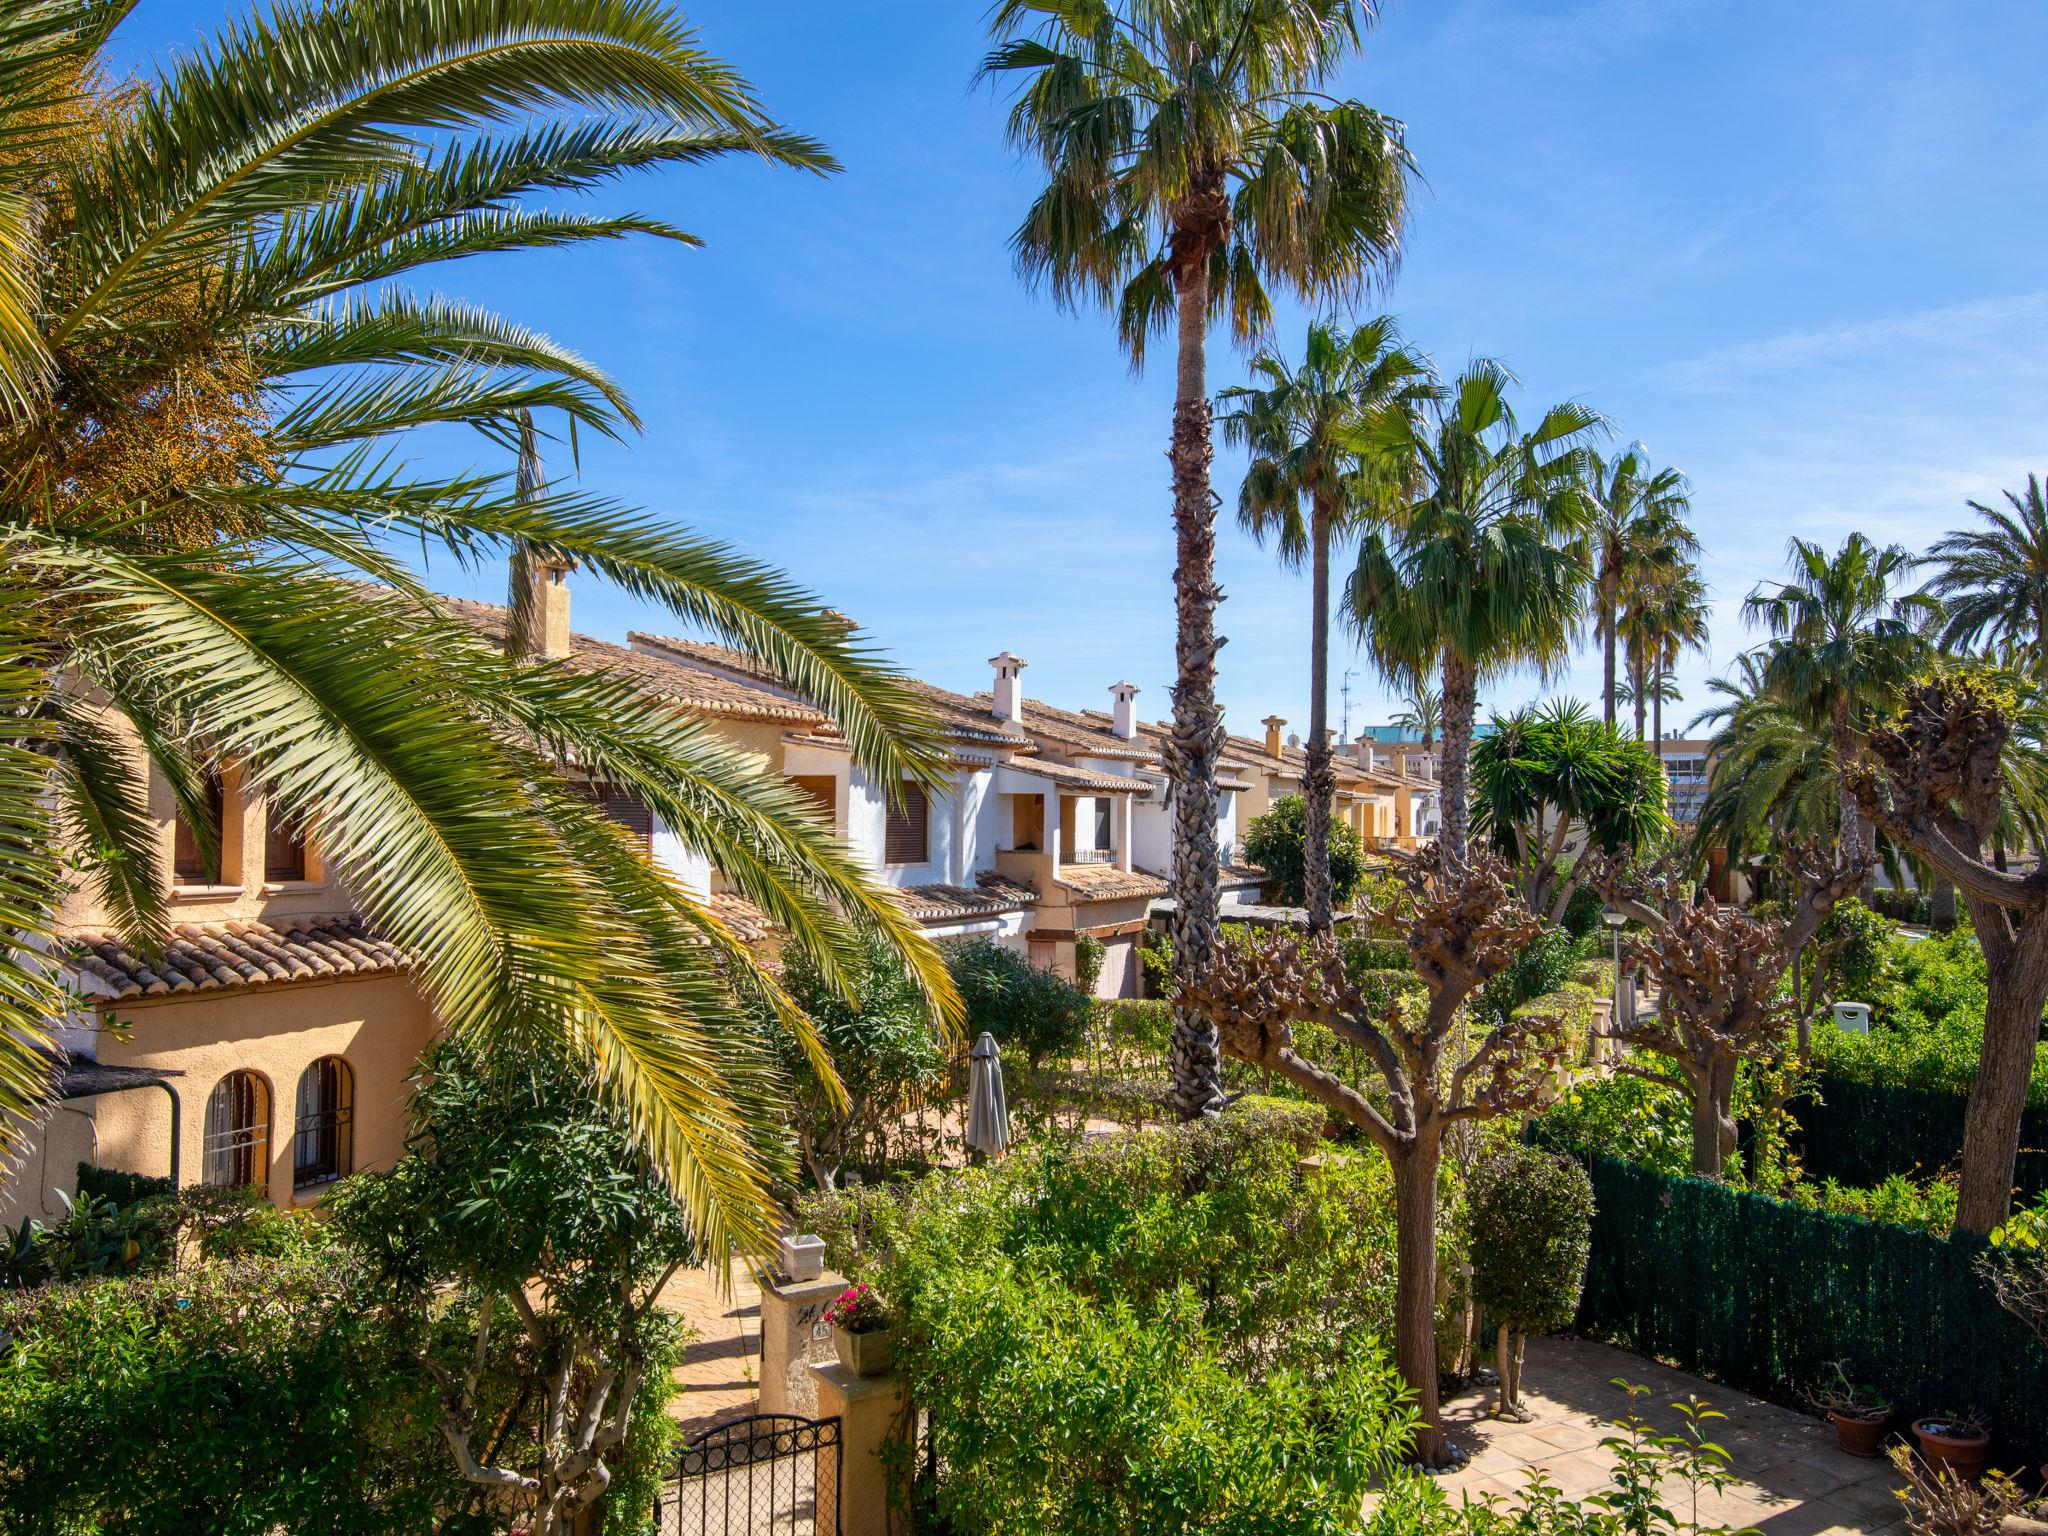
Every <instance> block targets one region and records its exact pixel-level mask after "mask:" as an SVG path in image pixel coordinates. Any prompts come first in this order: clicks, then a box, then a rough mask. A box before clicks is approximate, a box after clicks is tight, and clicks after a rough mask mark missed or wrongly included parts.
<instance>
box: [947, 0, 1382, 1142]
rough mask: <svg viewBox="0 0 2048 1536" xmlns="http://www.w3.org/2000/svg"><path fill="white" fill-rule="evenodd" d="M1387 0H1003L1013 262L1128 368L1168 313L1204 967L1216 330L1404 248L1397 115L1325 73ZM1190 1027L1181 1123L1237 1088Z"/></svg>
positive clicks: (1179, 874) (1182, 832) (1180, 671)
mask: <svg viewBox="0 0 2048 1536" xmlns="http://www.w3.org/2000/svg"><path fill="white" fill-rule="evenodd" d="M1376 16H1377V7H1376V6H1374V5H1371V4H1365V3H1360V0H1080V3H1078V4H1071V5H1067V4H1062V5H1049V4H1046V3H1045V0H1000V3H998V4H997V5H996V6H995V7H994V9H993V12H992V17H991V29H992V31H993V32H994V34H995V37H996V39H997V41H996V46H995V48H994V49H993V51H992V52H991V53H990V54H989V56H988V59H987V61H986V62H985V64H984V65H983V67H982V75H983V78H985V79H990V80H1009V79H1015V80H1017V81H1018V82H1019V87H1018V90H1017V94H1016V100H1015V105H1014V106H1013V108H1012V110H1011V113H1010V137H1011V140H1012V141H1013V142H1014V143H1015V144H1016V145H1017V146H1018V147H1019V148H1020V149H1022V150H1023V151H1025V152H1026V153H1027V154H1029V155H1030V156H1031V157H1033V158H1034V159H1036V160H1037V161H1038V162H1039V164H1040V165H1041V166H1042V167H1043V169H1044V171H1045V174H1046V187H1045V190H1044V191H1043V192H1041V193H1040V194H1039V195H1038V197H1037V199H1036V200H1035V201H1034V202H1033V203H1032V205H1031V209H1030V211H1029V212H1028V213H1027V214H1026V215H1025V217H1024V222H1023V224H1022V225H1021V226H1020V227H1019V228H1018V230H1017V234H1016V236H1015V239H1014V241H1013V245H1014V248H1015V250H1016V254H1017V263H1018V266H1019V269H1020V270H1021V271H1022V272H1023V273H1024V275H1025V276H1026V277H1027V278H1028V279H1031V280H1033V281H1039V282H1043V283H1045V284H1046V285H1047V286H1049V287H1050V288H1051V290H1052V293H1053V296H1054V297H1055V298H1056V299H1057V300H1058V301H1059V302H1060V303H1062V304H1064V305H1071V306H1079V305H1081V304H1087V305H1090V306H1099V307H1101V308H1103V309H1106V310H1111V311H1113V312H1114V313H1115V315H1116V319H1117V334H1118V338H1119V340H1120V341H1121V342H1122V344H1123V347H1124V349H1125V351H1126V352H1128V353H1129V354H1130V357H1131V360H1132V362H1133V363H1134V364H1137V365H1142V363H1143V361H1144V357H1145V351H1146V347H1147V345H1148V344H1149V343H1150V342H1151V340H1152V339H1153V338H1154V337H1156V336H1159V335H1161V334H1163V333H1165V332H1166V331H1167V330H1168V329H1169V327H1170V328H1171V329H1172V331H1173V333H1174V336H1175V339H1176V343H1177V352H1176V361H1175V376H1174V405H1173V431H1172V437H1171V441H1170V445H1169V448H1168V460H1169V463H1170V464H1171V466H1172V473H1173V525H1174V539H1175V546H1174V573H1173V583H1174V614H1175V625H1176V639H1175V646H1174V672H1175V682H1174V689H1173V712H1174V718H1173V730H1172V732H1171V733H1170V734H1169V736H1168V737H1167V741H1166V748H1165V752H1166V771H1167V778H1168V781H1169V783H1170V785H1171V787H1172V802H1173V850H1172V868H1171V872H1170V875H1171V885H1172V890H1173V897H1174V913H1173V943H1174V956H1175V963H1176V964H1177V965H1178V966H1179V967H1180V974H1181V975H1182V976H1192V975H1198V974H1199V973H1200V972H1201V970H1202V968H1203V967H1204V966H1205V965H1206V964H1207V963H1208V959H1209V956H1210V955H1211V954H1212V953H1213V952H1214V950H1215V947H1216V942H1217V933H1216V929H1217V921H1218V920H1217V915H1216V914H1217V896H1216V868H1217V847H1216V762H1217V758H1218V755H1219V753H1220V752H1221V750H1222V746H1223V735H1224V733H1223V717H1222V712H1221V710H1220V709H1219V707H1218V706H1217V703H1216V651H1217V647H1218V644H1219V641H1218V640H1217V638H1216V606H1217V604H1218V603H1219V602H1220V601H1221V599H1222V589H1221V588H1220V587H1219V586H1218V585H1217V583H1216V569H1215V567H1216V512H1215V498H1214V495H1213V493H1212V491H1211V488H1210V479H1209V475H1210V466H1211V462H1212V460H1213V458H1214V452H1215V447H1214V442H1213V440H1212V431H1211V428H1212V418H1211V412H1210V404H1209V385H1208V334H1209V327H1210V326H1211V325H1212V324H1214V323H1215V322H1216V321H1217V320H1219V319H1222V318H1223V317H1225V316H1228V317H1229V320H1230V325H1231V329H1232V332H1233V334H1234V335H1235V337H1236V339H1237V340H1238V341H1240V342H1249V341H1251V340H1252V339H1253V338H1255V337H1257V336H1259V335H1260V334H1262V333H1263V332H1264V331H1265V330H1266V329H1267V327H1268V325H1269V324H1270V322H1271V316H1272V303H1271V299H1270V297H1269V295H1268V292H1267V285H1268V284H1276V285H1282V286H1284V287H1286V288H1290V289H1292V290H1294V291H1295V292H1296V293H1298V294H1300V295H1301V296H1302V297H1304V298H1306V299H1308V300H1309V301H1310V302H1312V303H1321V302H1324V301H1328V300H1344V299H1349V298H1351V297H1353V296H1355V295H1357V294H1358V293H1360V292H1361V291H1363V289H1364V288H1365V287H1366V286H1367V284H1368V283H1369V282H1370V281H1371V280H1372V279H1373V278H1374V277H1375V276H1377V275H1379V274H1382V273H1384V272H1385V271H1386V270H1387V269H1388V268H1389V267H1390V266H1391V265H1392V263H1393V260H1394V258H1395V256H1396V255H1397V253H1398V251H1399V249H1400V239H1401V232H1402V228H1403V226H1404V224H1405V222H1406V219H1407V208H1408V178H1409V175H1410V172H1411V170H1412V168H1413V167H1412V163H1411V161H1410V158H1409V155H1408V150H1407V147H1406V145H1405V144H1404V142H1403V139H1402V127H1401V125H1400V124H1399V123H1397V122H1395V121H1393V120H1392V119H1389V118H1386V117H1383V116H1381V115H1380V114H1379V113H1377V112H1375V111H1373V110H1372V109H1371V108H1370V107H1367V106H1365V105H1363V104H1362V103H1360V102H1356V101H1335V100H1332V99H1331V98H1330V97H1329V96H1328V95H1327V94H1325V93H1324V90H1323V87H1324V86H1325V85H1326V84H1327V83H1328V82H1329V81H1330V79H1331V77H1332V76H1334V74H1335V73H1336V71H1337V70H1338V68H1339V67H1340V66H1341V65H1342V64H1343V62H1344V61H1345V59H1346V58H1348V57H1349V56H1350V55H1351V54H1352V53H1353V52H1355V51H1356V50H1357V48H1358V47H1359V44H1360V38H1361V31H1362V27H1363V25H1366V24H1369V23H1370V22H1372V21H1373V20H1374V19H1375V18H1376ZM1179 1025H1180V1028H1179V1031H1178V1033H1177V1034H1176V1035H1175V1037H1174V1048H1173V1084H1174V1102H1175V1104H1176V1106H1177V1107H1178V1109H1179V1111H1180V1113H1181V1115H1182V1116H1184V1117H1189V1118H1192V1117H1194V1116H1197V1115H1204V1114H1213V1113H1214V1112H1215V1111H1216V1110H1217V1109H1219V1108H1220V1107H1221V1106H1222V1103H1223V1081H1222V1066H1221V1063H1220V1060H1219V1058H1218V1056H1217V1052H1216V1042H1215V1036H1214V1033H1213V1031H1211V1030H1209V1029H1208V1028H1207V1027H1206V1026H1205V1025H1204V1024H1203V1023H1202V1022H1201V1021H1200V1020H1199V1019H1197V1018H1195V1017H1194V1016H1193V1015H1185V1016H1183V1017H1182V1018H1181V1019H1180V1020H1179Z"/></svg>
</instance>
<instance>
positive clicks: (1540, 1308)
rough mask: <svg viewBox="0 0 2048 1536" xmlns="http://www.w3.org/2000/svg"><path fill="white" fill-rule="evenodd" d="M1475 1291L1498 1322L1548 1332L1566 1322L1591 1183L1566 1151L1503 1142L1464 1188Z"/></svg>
mask: <svg viewBox="0 0 2048 1536" xmlns="http://www.w3.org/2000/svg"><path fill="white" fill-rule="evenodd" d="M1466 1197H1467V1200H1468V1206H1467V1210H1468V1213H1469V1214H1468V1221H1469V1223H1470V1227H1471V1235H1472V1290H1473V1294H1474V1295H1475V1296H1476V1297H1477V1298H1478V1300H1479V1304H1480V1306H1481V1307H1483V1308H1485V1310H1486V1313H1487V1315H1488V1316H1489V1317H1490V1318H1492V1319H1493V1320H1494V1322H1495V1323H1497V1324H1504V1325H1505V1326H1507V1327H1508V1328H1511V1329H1513V1330H1514V1331H1515V1332H1516V1333H1545V1332H1548V1331H1549V1330H1551V1329H1553V1328H1562V1327H1564V1326H1565V1325H1566V1324H1568V1323H1570V1322H1571V1320H1572V1316H1573V1314H1574V1313H1575V1312H1577V1311H1578V1306H1579V1293H1580V1291H1581V1289H1582V1288H1583V1287H1584V1285H1585V1279H1586V1255H1587V1252H1588V1246H1589V1244H1590V1242H1591V1233H1592V1223H1593V1181H1592V1180H1591V1179H1589V1178H1588V1177H1587V1176H1586V1170H1585V1169H1584V1168H1582V1167H1581V1166H1580V1165H1579V1164H1577V1163H1576V1162H1574V1161H1572V1159H1570V1158H1568V1157H1560V1156H1559V1155H1558V1154H1556V1153H1554V1152H1547V1151H1544V1150H1543V1149H1542V1148H1540V1147H1531V1146H1522V1145H1510V1146H1507V1147H1503V1148H1502V1149H1501V1150H1500V1151H1499V1152H1496V1153H1495V1154H1494V1155H1493V1156H1492V1157H1490V1158H1488V1159H1487V1160H1486V1161H1485V1162H1483V1163H1481V1164H1480V1165H1479V1166H1478V1168H1477V1169H1475V1170H1474V1171H1473V1174H1472V1181H1471V1183H1470V1185H1469V1186H1468V1187H1467V1190H1466Z"/></svg>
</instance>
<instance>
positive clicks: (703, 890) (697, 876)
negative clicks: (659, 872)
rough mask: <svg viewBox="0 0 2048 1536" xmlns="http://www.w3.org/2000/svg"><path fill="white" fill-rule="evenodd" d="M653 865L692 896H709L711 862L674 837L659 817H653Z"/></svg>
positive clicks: (672, 831)
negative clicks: (658, 867) (657, 866)
mask: <svg viewBox="0 0 2048 1536" xmlns="http://www.w3.org/2000/svg"><path fill="white" fill-rule="evenodd" d="M653 848H654V862H655V863H656V864H657V865H659V866H660V867H661V868H662V869H663V870H664V871H665V872H666V873H667V874H668V875H669V877H670V878H671V879H673V880H674V881H675V882H676V883H677V884H678V885H680V886H682V888H683V889H684V890H686V891H688V892H689V893H690V894H691V895H692V896H695V897H698V898H700V899H701V898H703V897H706V896H709V895H710V894H711V861H710V860H709V859H707V858H705V857H704V855H703V854H701V853H699V852H698V851H697V850H696V849H694V848H692V847H690V846H689V845H688V844H686V843H685V842H684V841H683V840H682V839H681V838H680V837H678V836H676V834H675V832H674V830H673V829H672V828H670V826H669V825H668V823H667V822H665V821H663V820H662V819H661V818H660V817H658V816H657V817H655V818H654V844H653Z"/></svg>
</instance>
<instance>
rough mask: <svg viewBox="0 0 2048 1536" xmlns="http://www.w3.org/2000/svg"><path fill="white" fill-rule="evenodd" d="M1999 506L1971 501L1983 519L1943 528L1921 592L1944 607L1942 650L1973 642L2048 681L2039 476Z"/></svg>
mask: <svg viewBox="0 0 2048 1536" xmlns="http://www.w3.org/2000/svg"><path fill="white" fill-rule="evenodd" d="M2005 503H2006V504H2005V506H2004V507H1987V506H1985V505H1984V504H1983V503H1982V502H1979V501H1973V502H1970V503H1969V508H1970V510H1971V511H1972V512H1975V513H1976V514H1977V516H1978V517H1979V518H1980V519H1982V522H1983V525H1984V526H1980V527H1977V528H1970V529H1963V530H1959V531H1957V532H1955V533H1950V534H1945V535H1944V536H1943V537H1942V538H1940V539H1939V540H1937V541H1936V542H1935V545H1934V547H1933V548H1932V549H1931V550H1929V551H1928V552H1927V560H1928V563H1929V564H1930V565H1932V566H1933V567H1934V568H1935V571H1934V577H1933V579H1932V580H1931V581H1929V582H1928V583H1927V591H1928V593H1929V595H1930V596H1932V597H1933V598H1935V599H1936V600H1937V601H1938V602H1940V604H1941V605H1942V628H1941V643H1942V647H1943V648H1944V649H1946V650H1962V649H1965V648H1967V647H1970V646H1975V645H1978V644H1986V645H1989V646H1991V647H1992V648H1993V650H1994V651H1995V652H1996V653H1997V654H1998V655H1999V657H2000V658H2001V659H2002V660H2003V661H2004V662H2005V664H2006V665H2008V666H2010V667H2013V668H2014V669H2015V670H2025V671H2027V672H2028V673H2030V674H2031V675H2032V677H2033V679H2034V681H2035V683H2037V684H2040V685H2043V686H2048V499H2044V497H2043V495H2042V491H2041V477H2040V476H2039V475H2029V476H2027V488H2026V490H2025V492H2024V493H2022V492H2017V491H2007V492H2006V493H2005Z"/></svg>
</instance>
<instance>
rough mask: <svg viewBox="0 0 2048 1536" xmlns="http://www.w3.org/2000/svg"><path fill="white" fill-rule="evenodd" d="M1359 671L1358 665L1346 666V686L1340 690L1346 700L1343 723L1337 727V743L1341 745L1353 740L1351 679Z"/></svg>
mask: <svg viewBox="0 0 2048 1536" xmlns="http://www.w3.org/2000/svg"><path fill="white" fill-rule="evenodd" d="M1357 672H1358V668H1356V667H1346V668H1345V669H1344V686H1343V687H1342V688H1341V689H1339V690H1338V692H1339V694H1340V695H1341V696H1342V698H1343V700H1344V716H1343V723H1342V724H1341V725H1339V726H1338V727H1337V743H1338V745H1339V746H1342V745H1343V744H1345V743H1346V742H1348V741H1350V740H1351V679H1352V678H1353V677H1354V676H1355V675H1356V674H1357Z"/></svg>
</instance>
